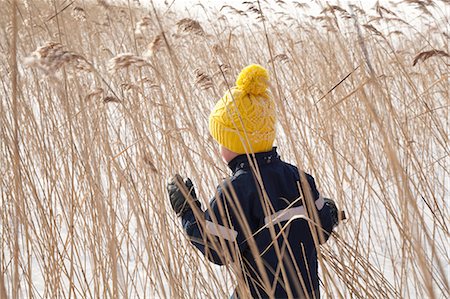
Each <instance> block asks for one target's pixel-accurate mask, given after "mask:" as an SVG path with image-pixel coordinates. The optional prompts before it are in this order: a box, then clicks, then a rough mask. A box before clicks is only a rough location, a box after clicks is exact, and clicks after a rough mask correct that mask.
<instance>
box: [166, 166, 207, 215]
mask: <svg viewBox="0 0 450 299" xmlns="http://www.w3.org/2000/svg"><path fill="white" fill-rule="evenodd" d="M167 192H168V193H169V199H170V204H171V205H172V209H173V210H174V211H175V213H177V216H183V215H184V214H185V213H186V212H187V211H191V209H192V207H191V206H190V205H195V206H200V202H199V201H198V199H197V194H196V193H195V189H194V185H193V184H192V181H191V179H186V180H185V181H184V182H183V178H182V177H181V176H180V175H178V174H177V175H175V176H174V177H173V178H172V179H171V180H170V181H169V183H168V184H167Z"/></svg>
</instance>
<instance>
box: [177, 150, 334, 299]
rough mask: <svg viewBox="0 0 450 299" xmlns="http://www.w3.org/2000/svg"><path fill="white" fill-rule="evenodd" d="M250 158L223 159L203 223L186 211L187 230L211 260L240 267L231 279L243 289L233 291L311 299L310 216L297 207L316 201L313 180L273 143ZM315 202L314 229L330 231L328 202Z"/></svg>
mask: <svg viewBox="0 0 450 299" xmlns="http://www.w3.org/2000/svg"><path fill="white" fill-rule="evenodd" d="M252 161H253V162H256V164H254V163H252ZM252 161H249V160H248V158H247V156H246V155H242V156H238V157H236V158H235V159H233V160H232V161H231V162H230V163H229V166H230V168H231V170H232V171H233V175H232V176H231V177H230V178H229V179H227V180H225V181H224V182H223V183H222V184H221V185H220V186H219V187H218V188H217V194H216V196H215V197H214V198H213V199H212V200H211V202H210V208H209V209H208V210H207V211H206V212H205V213H204V217H205V218H204V219H202V221H203V220H204V221H205V222H204V224H203V222H202V221H198V219H195V217H194V215H193V213H188V214H187V215H185V216H183V224H184V227H185V229H186V232H187V233H188V235H189V236H191V240H192V243H193V244H194V245H195V246H196V247H197V248H199V249H200V250H201V251H202V252H203V253H204V254H205V255H206V256H207V257H208V258H209V259H210V260H211V261H213V262H215V263H217V264H224V263H228V262H229V261H233V262H235V263H237V264H238V265H239V266H240V268H241V270H242V271H241V273H242V277H240V278H239V279H238V283H240V284H243V283H244V284H245V288H239V287H238V288H237V292H236V293H237V297H242V298H245V297H247V296H248V293H247V294H246V292H245V290H247V291H249V292H250V295H251V297H252V298H269V297H270V298H288V297H289V298H305V297H307V296H310V297H311V298H313V296H315V298H318V297H319V279H318V273H317V251H316V246H315V242H314V237H313V235H312V233H311V226H314V222H313V221H312V220H309V221H308V219H313V217H309V218H306V217H305V216H306V215H305V214H306V207H305V205H304V202H305V201H306V200H309V202H311V203H313V202H318V201H320V199H321V197H320V195H319V192H318V191H317V188H316V186H315V183H314V179H313V177H312V176H310V175H308V174H304V176H303V180H304V182H305V184H303V187H302V184H301V181H302V178H301V175H300V173H299V171H298V169H297V168H296V167H295V166H293V165H290V164H288V163H285V162H283V161H282V160H281V159H280V158H279V156H278V154H277V153H276V150H275V149H274V150H272V151H270V152H267V153H258V154H256V155H255V159H254V160H253V159H252ZM252 164H253V167H252ZM255 165H257V168H255ZM258 178H259V179H258ZM310 205H311V204H310ZM311 206H313V207H314V208H315V206H314V205H311ZM320 208H321V209H320V210H317V213H318V215H319V217H320V220H321V221H320V222H321V227H322V228H323V229H324V230H325V231H326V232H327V233H330V232H331V229H332V227H331V223H329V219H328V218H329V217H326V216H327V215H326V213H328V211H327V207H326V206H324V207H322V206H320ZM312 213H314V212H312ZM310 215H311V214H310ZM200 223H202V224H201V225H200ZM316 223H317V221H316ZM316 228H317V230H318V231H320V230H321V229H320V227H316ZM313 231H315V229H313ZM316 240H318V239H316ZM322 240H323V239H322ZM224 249H226V250H224ZM224 252H228V253H227V254H224ZM242 290H244V291H242ZM313 294H314V295H313Z"/></svg>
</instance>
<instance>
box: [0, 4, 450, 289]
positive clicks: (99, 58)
mask: <svg viewBox="0 0 450 299" xmlns="http://www.w3.org/2000/svg"><path fill="white" fill-rule="evenodd" d="M14 3H17V6H16V7H15V6H14ZM269 4H270V5H269ZM269 4H266V2H264V3H259V2H254V3H253V4H247V6H246V7H247V9H246V10H241V9H238V8H234V7H231V6H224V7H223V8H222V9H221V10H220V11H217V10H211V9H207V8H205V7H203V8H204V11H201V13H199V14H200V15H199V16H198V18H197V17H196V18H193V16H190V15H186V14H177V13H175V12H174V10H173V8H172V7H167V6H161V7H152V6H151V5H150V6H147V7H144V6H139V5H138V2H136V1H135V2H131V1H129V2H128V4H124V5H123V6H114V5H111V4H110V3H108V2H107V1H98V2H97V3H90V2H88V1H81V0H80V1H78V0H76V1H63V0H48V1H45V0H38V1H13V0H1V1H0V15H1V16H2V17H1V18H0V23H1V26H0V28H2V29H1V30H0V48H1V51H0V70H1V75H2V76H1V88H0V95H1V99H2V101H1V102H0V109H1V113H0V134H1V139H0V140H1V143H0V157H1V164H0V165H1V166H0V171H1V175H0V186H1V199H0V200H1V206H2V209H1V216H0V240H1V241H0V242H1V243H0V244H1V246H0V248H1V249H0V250H1V254H0V268H1V271H0V294H1V297H2V298H3V297H7V298H104V297H107V298H110V297H113V298H123V297H130V298H154V297H158V298H213V297H220V298H226V297H227V296H229V294H230V292H231V290H232V288H233V287H234V279H235V278H234V277H235V276H234V274H233V273H232V271H231V270H230V269H228V268H225V267H221V268H220V267H217V266H214V265H212V264H209V263H208V262H206V261H205V259H204V258H203V257H202V256H200V255H199V254H198V253H197V252H196V251H195V249H193V248H192V247H191V246H190V245H189V244H188V242H187V240H186V238H185V237H184V235H183V233H182V229H181V227H180V225H179V222H178V219H176V217H175V215H174V213H173V212H172V211H171V209H170V207H169V205H168V199H167V195H166V191H165V183H166V180H167V178H168V177H169V176H170V175H171V174H173V173H175V172H180V173H181V174H182V175H188V176H190V177H191V178H192V180H193V181H194V183H195V184H196V186H197V190H198V191H197V192H198V194H199V197H201V198H202V200H203V202H204V203H205V202H206V201H207V200H209V198H210V197H211V196H212V195H213V194H214V189H215V186H216V184H217V182H219V180H220V179H221V178H223V177H225V176H227V175H228V171H227V167H226V165H224V164H223V162H221V159H220V157H219V154H218V150H217V146H216V144H215V143H214V141H213V140H212V139H211V137H209V134H208V130H207V117H208V114H209V111H210V109H211V108H212V107H213V105H214V103H215V101H216V100H217V99H218V98H219V97H220V96H221V95H222V94H223V92H224V91H225V90H226V89H227V88H228V87H229V86H230V85H232V84H233V80H234V78H235V76H236V74H237V73H238V71H239V70H240V69H241V68H242V67H243V66H245V65H246V64H249V63H252V62H256V63H260V64H263V65H265V66H267V67H268V68H269V70H270V73H271V74H272V81H271V83H272V91H273V94H274V98H275V100H276V103H277V107H278V115H279V128H278V138H277V145H278V146H279V151H280V152H281V154H282V157H283V158H284V160H286V161H290V162H292V163H296V164H298V165H299V166H300V167H301V168H303V169H305V170H306V171H308V172H310V173H311V174H313V175H314V176H315V178H316V181H317V183H318V186H319V188H320V190H321V192H322V193H323V194H324V195H327V196H329V197H332V198H334V199H336V201H337V203H338V205H339V206H340V207H342V208H344V209H345V210H346V211H347V215H348V216H349V219H348V220H347V221H346V223H345V224H344V225H342V226H340V227H339V229H337V231H336V234H335V235H334V237H333V238H332V239H331V240H330V241H329V242H328V243H327V244H326V245H324V246H322V247H321V250H320V252H321V259H320V264H321V279H322V286H321V288H322V294H323V295H324V297H326V298H448V297H449V296H450V294H449V277H448V276H449V271H450V266H449V264H450V256H449V249H448V248H449V228H448V223H449V205H448V200H449V199H450V197H449V186H450V173H449V163H450V159H449V152H450V147H449V133H450V132H449V129H450V118H449V115H450V114H449V105H450V104H449V98H450V96H449V59H448V54H449V44H448V40H449V34H450V33H449V27H448V24H449V19H448V10H449V4H448V1H418V0H417V1H415V0H414V1H413V0H408V1H406V0H405V1H403V2H398V3H397V4H398V7H387V6H386V7H385V6H382V5H378V6H376V7H375V8H373V9H369V8H361V7H359V6H356V5H353V6H350V7H349V8H348V7H340V6H324V7H323V12H322V13H321V14H320V15H319V16H308V15H307V13H306V10H305V4H304V3H303V4H302V3H294V4H293V7H294V8H292V7H291V8H289V7H288V8H287V9H286V7H287V6H286V5H285V4H283V1H277V2H276V3H275V2H273V1H272V2H271V1H269ZM261 5H262V6H261ZM283 7H284V9H283ZM405 7H409V10H408V12H414V13H420V16H419V17H417V18H416V19H415V21H416V22H415V23H414V24H411V23H410V22H409V20H410V18H409V15H405V14H402V9H404V8H405ZM417 20H419V23H420V24H421V25H420V26H418V25H417ZM16 61H17V63H16Z"/></svg>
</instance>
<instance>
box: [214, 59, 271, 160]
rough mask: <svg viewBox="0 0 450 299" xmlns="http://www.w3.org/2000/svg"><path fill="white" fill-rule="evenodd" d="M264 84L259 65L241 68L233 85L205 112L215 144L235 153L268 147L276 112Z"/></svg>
mask: <svg viewBox="0 0 450 299" xmlns="http://www.w3.org/2000/svg"><path fill="white" fill-rule="evenodd" d="M268 84H269V75H268V73H267V70H266V69H265V68H263V67H262V66H260V65H257V64H252V65H249V66H247V67H245V68H244V69H243V70H242V71H241V73H240V74H239V76H238V78H237V80H236V86H235V87H233V88H232V89H231V90H230V91H227V92H226V93H225V95H224V96H223V98H221V99H220V100H219V101H218V102H217V104H216V106H215V107H214V109H213V110H212V112H211V114H210V116H209V132H210V133H211V135H212V136H213V137H214V139H215V140H216V141H217V142H218V143H219V144H221V145H222V146H224V147H226V148H227V149H229V150H231V151H233V152H235V153H238V154H244V153H258V152H265V151H269V150H271V149H272V145H273V141H274V139H275V133H276V132H275V124H276V113H275V103H274V102H273V100H272V98H271V97H270V94H269V92H268V90H267V87H268Z"/></svg>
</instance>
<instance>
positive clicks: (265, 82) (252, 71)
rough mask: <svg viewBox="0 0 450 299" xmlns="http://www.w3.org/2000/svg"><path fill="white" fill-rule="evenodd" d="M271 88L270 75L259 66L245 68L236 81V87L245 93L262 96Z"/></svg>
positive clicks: (253, 65) (252, 65)
mask: <svg viewBox="0 0 450 299" xmlns="http://www.w3.org/2000/svg"><path fill="white" fill-rule="evenodd" d="M268 86H269V74H268V72H267V70H266V69H265V68H263V67H262V66H260V65H259V64H251V65H249V66H247V67H245V68H244V69H243V70H242V71H241V72H240V73H239V76H238V77H237V79H236V87H237V88H238V89H240V90H242V91H244V92H245V93H249V94H253V95H260V94H263V93H265V92H266V90H267V87H268Z"/></svg>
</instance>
